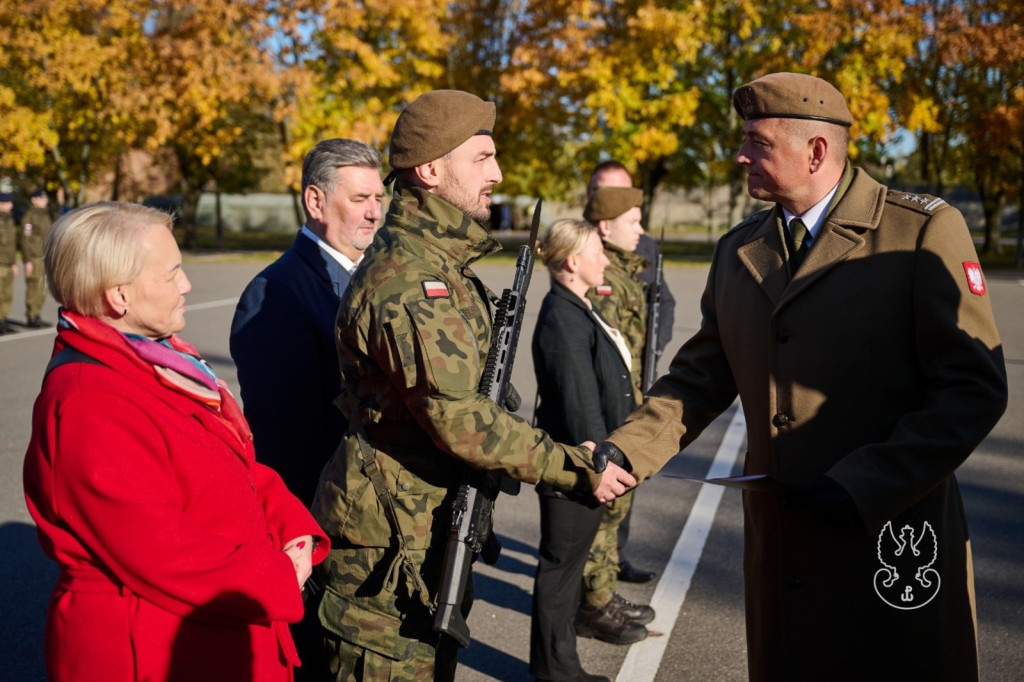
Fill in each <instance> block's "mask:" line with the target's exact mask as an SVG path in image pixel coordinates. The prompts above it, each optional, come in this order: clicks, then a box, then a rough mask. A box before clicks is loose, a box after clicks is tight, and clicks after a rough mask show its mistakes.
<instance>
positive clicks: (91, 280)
mask: <svg viewBox="0 0 1024 682" xmlns="http://www.w3.org/2000/svg"><path fill="white" fill-rule="evenodd" d="M172 225H173V218H172V217H171V216H170V215H169V214H167V213H164V212H162V211H158V210H157V209H155V208H149V207H148V206H142V205H140V204H128V203H121V202H116V201H99V202H96V203H94V204H87V205H85V206H82V207H81V208H76V209H74V210H72V211H69V212H68V213H65V214H64V215H63V216H61V217H60V218H59V219H58V220H57V222H55V223H54V224H53V227H51V228H50V231H49V232H48V233H47V234H46V241H45V243H44V245H43V264H44V266H45V268H46V283H47V285H49V287H50V292H51V293H52V294H53V298H54V299H56V301H57V302H58V303H60V304H61V305H63V306H64V307H65V308H67V309H68V310H71V311H73V312H76V313H78V314H80V315H88V316H91V317H97V316H99V315H101V314H102V313H103V312H104V303H103V292H104V291H106V290H107V289H109V288H110V287H113V286H117V285H119V284H127V283H129V282H131V281H133V280H134V279H135V278H136V277H138V276H139V273H140V272H142V266H143V254H142V252H141V250H140V249H139V235H140V232H141V229H142V228H144V227H153V226H162V227H165V228H166V229H168V230H169V229H171V227H172Z"/></svg>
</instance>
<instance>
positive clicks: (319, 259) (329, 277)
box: [292, 232, 351, 300]
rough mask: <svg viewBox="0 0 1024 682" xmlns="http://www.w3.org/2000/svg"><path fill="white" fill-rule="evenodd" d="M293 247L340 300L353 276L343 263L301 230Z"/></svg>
mask: <svg viewBox="0 0 1024 682" xmlns="http://www.w3.org/2000/svg"><path fill="white" fill-rule="evenodd" d="M292 249H293V250H294V251H295V253H296V254H297V255H298V256H299V258H301V259H302V260H303V261H305V262H306V264H308V265H309V267H310V269H311V270H312V271H313V272H314V273H315V274H316V276H317V277H319V278H320V279H322V280H323V281H324V282H325V283H326V284H328V285H329V286H330V287H331V288H332V289H333V290H334V293H335V294H336V295H337V296H338V299H339V300H340V299H341V295H342V294H343V293H345V287H347V286H348V281H349V279H350V278H351V275H350V274H349V273H348V271H347V270H345V268H343V267H342V266H341V263H339V262H338V261H336V260H334V259H333V258H331V256H330V254H328V253H326V252H325V251H324V250H323V249H321V248H320V246H319V245H318V244H317V243H316V242H314V241H313V240H312V239H310V238H309V237H307V236H305V235H304V234H302V233H301V232H299V234H297V235H295V241H294V242H292Z"/></svg>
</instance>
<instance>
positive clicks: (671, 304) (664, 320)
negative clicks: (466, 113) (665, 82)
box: [587, 160, 676, 583]
mask: <svg viewBox="0 0 1024 682" xmlns="http://www.w3.org/2000/svg"><path fill="white" fill-rule="evenodd" d="M632 186H633V178H632V177H631V176H630V174H629V170H628V169H627V168H626V167H625V166H624V165H622V164H621V163H619V162H618V161H611V160H609V161H602V162H601V163H599V164H597V165H596V166H595V167H594V170H593V171H591V173H590V181H589V182H588V183H587V201H589V200H590V198H591V197H592V196H593V195H594V191H595V190H596V189H597V188H598V187H632ZM641 210H642V208H641ZM636 253H637V254H638V255H640V256H643V257H644V258H645V259H646V260H647V267H645V268H644V269H643V270H641V271H640V272H639V273H638V274H637V279H639V280H640V281H641V282H643V283H644V286H645V287H651V286H653V285H654V280H655V278H656V277H657V268H656V264H657V261H658V256H659V255H660V254H661V249H660V248H659V246H658V243H657V242H656V241H654V240H653V239H651V237H650V236H649V235H648V234H647V233H646V232H644V233H643V234H641V235H640V241H639V242H637V245H636ZM644 296H645V297H646V296H649V292H648V291H645V293H644ZM658 299H659V301H658V320H659V325H658V337H657V346H656V347H655V358H656V359H660V358H661V353H662V351H664V350H665V346H667V345H668V342H669V341H671V340H672V326H673V324H674V323H675V317H676V312H675V311H676V299H675V297H674V296H672V291H671V289H670V288H669V286H668V282H666V281H665V279H664V278H662V281H661V289H660V291H659V297H658ZM644 309H645V310H646V306H645V308H644ZM650 323H651V321H650V320H647V324H648V325H650ZM646 345H647V344H646V336H645V337H644V340H643V346H642V347H641V352H642V353H645V354H646ZM640 371H641V373H642V372H643V366H642V364H641V367H640ZM641 377H642V374H641ZM642 383H643V382H642V379H641V384H642ZM641 388H643V386H642V385H641ZM634 499H635V498H634ZM632 517H633V513H632V506H630V510H629V511H627V512H626V515H625V516H624V517H623V518H622V521H621V522H619V531H618V539H617V542H618V547H617V550H618V553H619V580H621V581H622V582H627V583H646V582H648V581H650V580H651V579H652V578H654V576H655V575H657V574H656V573H655V572H654V571H650V570H647V569H645V568H640V567H637V566H634V565H633V563H632V562H631V561H630V560H629V557H627V556H626V544H627V543H628V542H629V522H630V519H631V518H632Z"/></svg>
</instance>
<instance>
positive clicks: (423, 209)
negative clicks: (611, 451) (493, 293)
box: [313, 180, 597, 658]
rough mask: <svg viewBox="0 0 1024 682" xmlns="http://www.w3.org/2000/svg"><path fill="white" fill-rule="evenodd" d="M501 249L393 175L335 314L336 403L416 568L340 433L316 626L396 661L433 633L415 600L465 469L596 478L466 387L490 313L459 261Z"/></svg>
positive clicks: (574, 456)
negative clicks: (375, 472)
mask: <svg viewBox="0 0 1024 682" xmlns="http://www.w3.org/2000/svg"><path fill="white" fill-rule="evenodd" d="M499 248H500V246H499V244H498V242H497V241H496V240H495V239H494V238H493V237H491V236H490V235H489V234H488V233H487V231H486V230H485V229H484V228H483V227H482V226H481V225H479V224H477V223H476V222H474V221H472V220H471V219H470V218H469V217H467V216H466V215H465V214H463V213H462V212H461V211H459V210H458V209H456V208H455V207H454V206H452V205H451V204H449V203H447V202H446V201H444V200H442V199H440V198H438V197H436V196H435V195H433V194H431V193H429V192H426V191H423V190H421V189H418V188H414V187H412V186H409V185H406V184H404V183H403V182H402V181H401V180H399V181H398V182H397V184H396V189H395V194H394V197H393V199H392V203H391V207H390V208H389V210H388V214H387V217H386V219H385V222H384V225H383V227H382V228H381V230H380V231H379V233H378V235H377V237H376V239H375V241H374V243H373V245H372V246H371V247H370V249H369V250H368V251H367V255H366V257H365V259H364V260H363V262H362V263H361V264H360V267H359V268H358V269H357V270H356V272H355V273H354V275H353V277H352V280H351V282H350V283H349V286H348V289H347V290H346V293H345V295H344V297H343V298H342V301H341V306H340V308H339V312H338V320H337V325H336V332H337V343H338V357H339V361H340V367H341V373H342V379H343V393H342V397H341V398H340V399H339V404H341V405H342V406H343V407H344V408H345V411H346V412H347V413H349V415H350V422H351V421H353V419H352V417H354V418H356V419H357V420H358V421H359V423H361V424H362V425H363V428H364V429H365V432H366V434H367V436H368V439H369V441H370V443H371V444H372V446H373V450H374V457H375V462H376V464H377V466H379V467H380V469H381V471H382V473H383V478H384V480H385V482H386V484H387V488H388V493H389V495H390V497H391V498H392V500H393V501H394V506H395V509H396V512H397V516H398V520H399V523H400V525H401V533H402V536H403V538H404V541H405V547H406V548H407V550H408V552H409V554H410V555H411V557H412V561H413V563H415V564H416V569H415V574H416V575H409V574H408V573H406V572H404V571H403V569H402V565H401V561H400V560H398V559H397V558H396V552H397V547H396V546H395V545H396V543H395V537H394V533H393V532H392V528H391V526H390V525H389V522H388V519H387V517H386V516H385V513H384V510H383V508H382V506H381V504H380V502H379V501H378V499H377V497H376V495H375V494H374V488H373V486H372V484H371V482H370V479H369V478H368V477H367V476H366V474H365V473H364V472H363V470H362V455H361V454H360V447H359V442H358V439H357V436H356V435H355V434H354V433H352V429H350V433H349V434H348V435H346V436H345V439H344V441H343V443H342V445H341V447H340V448H339V449H338V451H337V453H335V455H334V456H333V457H332V458H331V460H330V461H329V462H328V464H327V466H326V467H325V469H324V471H323V474H322V476H321V479H320V484H319V488H318V492H317V496H316V499H315V500H314V502H313V511H314V515H315V516H316V518H317V520H318V521H319V522H320V524H321V526H322V527H323V528H324V530H326V531H327V533H328V535H329V536H330V537H331V540H332V553H331V555H330V558H329V559H328V560H327V561H326V562H325V564H324V566H325V567H327V568H328V574H327V575H326V576H325V577H326V582H327V592H326V594H325V597H324V600H323V603H322V605H321V608H320V614H321V621H322V623H323V624H324V626H325V627H327V628H328V629H329V630H332V631H333V632H335V634H337V635H339V636H340V637H342V638H343V639H345V640H347V641H349V642H352V643H354V644H356V645H358V646H362V647H366V648H369V649H372V650H374V651H377V652H379V653H383V654H385V655H388V656H391V657H394V658H404V657H406V656H409V655H412V652H413V649H414V647H415V643H416V642H417V641H424V642H431V641H436V635H435V634H433V633H432V631H431V627H430V626H431V618H430V613H429V612H428V610H427V608H426V606H425V605H424V604H423V600H426V601H428V602H430V601H432V600H434V599H435V598H436V594H435V591H436V589H437V586H438V581H439V578H440V569H441V559H442V552H443V548H444V544H445V541H446V540H447V534H448V529H449V527H450V517H451V514H450V508H451V499H452V498H451V494H452V493H453V492H454V490H455V489H456V488H457V486H458V485H459V483H460V482H461V477H462V472H463V471H464V467H467V466H469V467H475V468H477V469H487V470H491V471H495V472H501V473H504V474H508V475H509V476H511V477H513V478H516V479H519V480H522V481H526V482H528V483H536V482H539V481H544V482H546V483H549V484H551V485H553V486H555V487H558V488H561V489H564V490H570V489H572V488H573V487H576V486H578V485H582V487H585V486H586V485H591V486H593V484H594V482H595V481H596V480H597V475H596V474H593V473H592V472H589V469H588V467H589V452H588V451H586V450H585V449H582V448H575V447H566V446H563V445H560V444H558V443H555V442H554V441H552V440H551V438H550V437H549V436H548V435H547V434H546V433H544V432H543V431H540V430H538V429H535V428H533V427H531V426H530V425H529V423H527V422H526V421H525V420H523V419H522V418H520V417H518V416H516V415H514V414H510V413H508V412H506V411H505V410H504V409H502V408H500V407H498V406H497V405H496V404H495V403H493V402H492V401H491V400H489V399H488V398H486V397H484V396H481V395H480V394H479V393H478V392H477V387H478V385H479V383H480V376H481V372H482V370H483V367H484V361H485V360H486V358H487V352H488V350H489V348H490V342H491V324H492V321H491V313H490V308H489V301H488V299H489V292H488V291H487V288H486V287H485V286H484V284H483V282H482V281H481V280H480V279H479V278H478V277H477V276H476V275H475V274H474V273H473V271H472V269H471V267H470V266H471V265H472V264H473V263H474V262H475V261H477V260H478V259H480V258H481V257H483V256H485V255H487V254H490V253H493V252H495V251H497V250H498V249H499ZM581 479H583V480H581ZM587 481H590V482H589V483H588V482H587ZM591 489H592V488H591ZM499 506H500V500H499ZM399 574H401V575H399ZM424 592H426V594H424Z"/></svg>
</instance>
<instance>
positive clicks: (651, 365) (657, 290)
mask: <svg viewBox="0 0 1024 682" xmlns="http://www.w3.org/2000/svg"><path fill="white" fill-rule="evenodd" d="M661 243H662V244H664V243H665V228H664V227H662V228H661ZM662 261H663V258H662V256H661V249H660V248H659V249H658V257H657V258H656V259H655V263H654V281H653V282H651V284H650V285H648V287H647V335H646V337H645V339H644V363H643V376H642V377H641V378H640V389H641V391H642V392H643V394H644V395H647V391H649V390H651V386H653V385H654V380H655V379H657V378H658V355H659V353H658V334H659V333H660V332H661V277H662V271H661V269H662Z"/></svg>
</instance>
